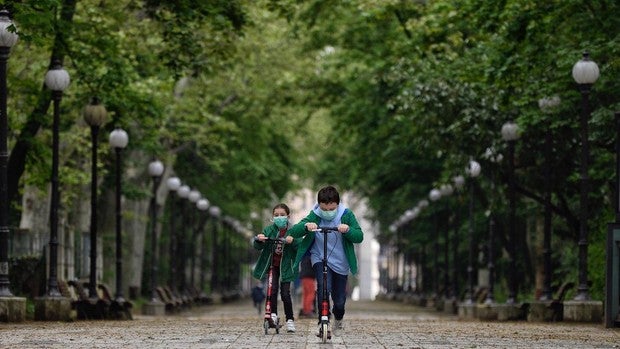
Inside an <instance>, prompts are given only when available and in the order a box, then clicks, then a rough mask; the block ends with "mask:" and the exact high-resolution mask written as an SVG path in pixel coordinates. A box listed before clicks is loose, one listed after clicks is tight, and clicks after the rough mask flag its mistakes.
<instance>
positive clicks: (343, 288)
mask: <svg viewBox="0 0 620 349" xmlns="http://www.w3.org/2000/svg"><path fill="white" fill-rule="evenodd" d="M312 268H313V269H314V273H315V275H316V287H317V289H316V300H317V307H316V309H317V312H318V315H319V321H320V320H321V302H322V301H323V262H318V263H315V264H314V265H313V266H312ZM347 279H348V275H341V274H338V273H336V272H334V271H333V270H331V269H330V268H329V267H327V299H329V296H330V295H331V298H332V301H333V303H334V304H333V306H332V309H331V311H330V315H331V313H332V312H333V313H334V317H335V318H336V320H342V318H343V317H344V304H345V303H346V301H347Z"/></svg>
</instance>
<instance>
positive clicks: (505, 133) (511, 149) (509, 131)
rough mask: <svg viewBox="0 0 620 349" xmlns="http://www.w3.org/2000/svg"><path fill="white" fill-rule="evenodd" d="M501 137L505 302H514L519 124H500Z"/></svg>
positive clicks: (515, 285)
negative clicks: (504, 159)
mask: <svg viewBox="0 0 620 349" xmlns="http://www.w3.org/2000/svg"><path fill="white" fill-rule="evenodd" d="M501 132H502V138H503V139H504V141H506V143H508V166H509V169H508V202H509V206H510V207H509V208H510V215H509V216H508V228H509V235H510V241H509V242H508V246H506V247H507V249H508V258H509V261H508V262H509V268H510V281H509V282H508V298H507V299H506V303H507V304H514V303H516V301H517V263H516V256H515V253H516V249H515V245H516V243H517V241H516V239H517V234H516V227H515V224H516V222H515V217H516V214H515V213H516V198H515V143H516V141H517V139H519V126H518V125H517V124H516V123H514V122H513V121H508V122H506V123H505V124H504V125H502V131H501Z"/></svg>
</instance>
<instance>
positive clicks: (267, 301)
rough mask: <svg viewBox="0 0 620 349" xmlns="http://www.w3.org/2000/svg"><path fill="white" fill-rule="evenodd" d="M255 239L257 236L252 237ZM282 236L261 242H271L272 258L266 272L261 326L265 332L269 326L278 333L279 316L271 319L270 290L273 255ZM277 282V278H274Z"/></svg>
mask: <svg viewBox="0 0 620 349" xmlns="http://www.w3.org/2000/svg"><path fill="white" fill-rule="evenodd" d="M254 239H255V240H257V237H254ZM285 241H286V240H285V239H284V238H275V239H274V238H266V239H265V240H264V241H263V242H265V243H268V244H271V256H272V260H271V261H270V262H269V271H268V272H267V298H266V299H265V318H264V320H263V328H264V329H265V334H268V333H269V329H270V328H274V329H275V330H276V333H277V334H279V333H280V327H282V326H281V325H280V318H277V319H275V321H274V319H272V318H271V292H272V286H273V282H274V280H273V268H274V267H273V255H274V251H275V250H276V247H277V245H279V244H284V243H285ZM275 282H278V280H275Z"/></svg>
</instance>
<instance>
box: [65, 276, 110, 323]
mask: <svg viewBox="0 0 620 349" xmlns="http://www.w3.org/2000/svg"><path fill="white" fill-rule="evenodd" d="M66 285H67V288H68V290H69V292H71V293H73V294H74V295H75V297H74V298H73V297H72V301H71V307H72V308H73V309H74V310H75V311H76V315H77V318H78V319H79V320H88V319H104V318H105V317H106V314H107V311H108V308H109V306H110V302H108V301H107V300H105V299H101V298H100V297H98V296H97V297H92V298H91V297H89V294H88V283H82V282H80V281H79V280H70V281H68V282H67V283H66Z"/></svg>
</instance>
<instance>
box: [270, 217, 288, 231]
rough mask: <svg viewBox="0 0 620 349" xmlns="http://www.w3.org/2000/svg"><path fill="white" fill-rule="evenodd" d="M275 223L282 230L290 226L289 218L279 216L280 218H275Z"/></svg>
mask: <svg viewBox="0 0 620 349" xmlns="http://www.w3.org/2000/svg"><path fill="white" fill-rule="evenodd" d="M273 223H274V224H275V225H276V226H277V227H278V228H280V229H282V228H284V227H286V225H287V224H288V217H287V216H279V217H273Z"/></svg>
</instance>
